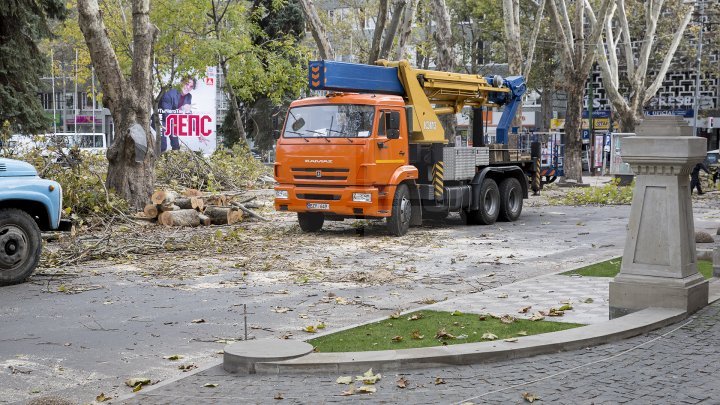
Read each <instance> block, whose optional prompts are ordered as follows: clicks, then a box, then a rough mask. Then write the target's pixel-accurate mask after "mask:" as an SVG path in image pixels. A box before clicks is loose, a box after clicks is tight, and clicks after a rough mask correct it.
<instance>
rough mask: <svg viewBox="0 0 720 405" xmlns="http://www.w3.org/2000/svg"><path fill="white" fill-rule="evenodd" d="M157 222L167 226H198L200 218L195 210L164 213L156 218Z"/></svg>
mask: <svg viewBox="0 0 720 405" xmlns="http://www.w3.org/2000/svg"><path fill="white" fill-rule="evenodd" d="M158 222H159V223H161V224H163V225H167V226H198V225H200V216H199V214H198V212H197V211H195V210H192V209H190V210H177V211H164V212H162V213H161V214H160V216H159V217H158Z"/></svg>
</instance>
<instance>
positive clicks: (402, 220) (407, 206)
mask: <svg viewBox="0 0 720 405" xmlns="http://www.w3.org/2000/svg"><path fill="white" fill-rule="evenodd" d="M411 218H412V203H411V201H410V192H409V191H408V187H407V186H406V185H405V184H401V185H399V186H398V187H397V189H395V197H394V198H393V203H392V213H391V214H390V216H389V217H388V219H387V229H388V231H390V233H391V234H393V235H395V236H403V235H405V234H406V233H407V231H408V229H410V219H411Z"/></svg>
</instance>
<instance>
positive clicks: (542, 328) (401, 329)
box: [305, 299, 582, 352]
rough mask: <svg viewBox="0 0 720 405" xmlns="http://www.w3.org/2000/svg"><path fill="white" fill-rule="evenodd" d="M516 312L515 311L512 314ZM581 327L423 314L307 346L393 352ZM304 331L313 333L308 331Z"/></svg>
mask: <svg viewBox="0 0 720 405" xmlns="http://www.w3.org/2000/svg"><path fill="white" fill-rule="evenodd" d="M336 300H337V299H336ZM516 310H517V309H516V308H513V311H512V312H515V311H516ZM508 318H509V317H508ZM508 320H510V319H508ZM578 326H582V325H580V324H574V323H565V322H548V321H529V320H525V319H518V320H513V321H511V322H510V323H504V322H502V321H501V320H499V319H495V318H492V317H491V316H478V315H473V314H463V313H460V312H458V311H455V312H439V311H422V312H415V313H412V314H407V315H402V316H399V315H394V316H393V317H391V319H387V320H384V321H380V322H376V323H372V324H368V325H362V326H358V327H356V328H352V329H347V330H344V331H341V332H338V333H333V334H331V335H325V336H321V337H319V338H316V339H312V340H309V341H308V343H310V344H311V345H313V346H315V348H316V350H317V351H319V352H355V351H357V352H362V351H370V350H394V349H409V348H415V347H431V346H442V345H445V344H448V345H451V344H459V343H472V342H481V341H486V340H487V338H483V335H485V334H486V333H488V332H489V333H492V334H493V335H495V336H496V338H497V339H508V338H515V337H517V336H527V335H535V334H539V333H548V332H556V331H561V330H566V329H572V328H576V327H578ZM305 330H306V331H310V330H309V329H308V328H306V329H305Z"/></svg>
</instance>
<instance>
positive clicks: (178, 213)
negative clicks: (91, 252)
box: [136, 189, 267, 226]
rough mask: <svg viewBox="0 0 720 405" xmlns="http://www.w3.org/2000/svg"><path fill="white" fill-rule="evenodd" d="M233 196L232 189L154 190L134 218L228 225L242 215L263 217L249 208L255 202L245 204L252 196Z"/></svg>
mask: <svg viewBox="0 0 720 405" xmlns="http://www.w3.org/2000/svg"><path fill="white" fill-rule="evenodd" d="M235 196H236V194H233V193H228V194H204V193H202V192H200V191H198V190H195V189H186V190H185V191H183V193H182V195H180V194H178V193H176V192H175V191H172V190H165V189H162V190H157V191H155V192H154V193H153V194H152V196H151V197H150V201H151V202H150V203H149V204H147V205H145V209H144V210H143V212H139V213H138V214H137V216H136V218H138V219H145V220H150V221H153V220H157V223H158V224H161V225H165V226H200V225H205V226H206V225H232V224H235V223H238V222H241V221H242V220H243V217H245V216H248V217H252V218H257V219H260V220H262V221H267V219H265V218H263V217H262V216H260V215H258V214H256V213H255V212H253V211H252V210H251V209H250V208H257V206H253V205H251V204H247V203H249V202H251V201H252V200H253V199H254V198H255V197H252V198H249V199H246V200H244V201H242V202H236V201H233V198H234V197H235Z"/></svg>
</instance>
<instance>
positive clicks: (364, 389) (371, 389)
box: [357, 385, 377, 394]
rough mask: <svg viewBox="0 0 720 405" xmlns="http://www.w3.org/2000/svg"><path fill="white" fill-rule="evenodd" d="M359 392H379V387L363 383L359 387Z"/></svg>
mask: <svg viewBox="0 0 720 405" xmlns="http://www.w3.org/2000/svg"><path fill="white" fill-rule="evenodd" d="M357 392H359V393H362V394H372V393H375V392H377V388H375V387H370V386H368V385H363V386H362V387H359V388H358V389H357Z"/></svg>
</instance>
